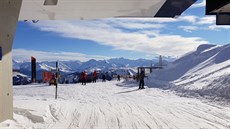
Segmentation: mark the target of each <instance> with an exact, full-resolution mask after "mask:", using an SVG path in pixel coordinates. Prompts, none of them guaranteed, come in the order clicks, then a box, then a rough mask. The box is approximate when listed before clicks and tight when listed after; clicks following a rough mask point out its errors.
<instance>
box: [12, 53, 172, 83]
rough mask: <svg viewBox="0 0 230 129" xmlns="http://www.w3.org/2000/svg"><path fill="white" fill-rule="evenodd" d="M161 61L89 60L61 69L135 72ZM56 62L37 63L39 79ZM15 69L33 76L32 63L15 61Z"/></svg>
mask: <svg viewBox="0 0 230 129" xmlns="http://www.w3.org/2000/svg"><path fill="white" fill-rule="evenodd" d="M164 59H165V60H164V64H167V63H168V61H166V60H169V61H171V60H173V58H171V57H165V58H164ZM158 62H159V60H158V59H157V58H156V59H153V60H147V59H137V60H130V59H125V58H114V59H109V60H94V59H92V60H89V61H87V62H80V61H59V62H58V64H59V69H60V71H61V73H62V74H70V73H74V72H81V71H84V70H86V71H88V72H92V71H94V70H98V71H103V72H108V71H111V70H113V71H114V70H116V71H119V69H131V71H135V70H136V67H139V66H150V65H151V63H152V64H153V65H154V64H156V63H158ZM55 65H56V62H55V61H44V62H37V64H36V70H37V79H41V73H42V71H50V70H51V69H53V70H54V69H55ZM13 69H17V70H19V71H20V73H22V74H24V75H27V76H30V75H31V63H30V62H20V61H15V60H13Z"/></svg>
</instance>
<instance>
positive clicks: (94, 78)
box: [93, 70, 97, 83]
mask: <svg viewBox="0 0 230 129" xmlns="http://www.w3.org/2000/svg"><path fill="white" fill-rule="evenodd" d="M96 80H97V71H96V70H95V71H94V72H93V82H95V83H96Z"/></svg>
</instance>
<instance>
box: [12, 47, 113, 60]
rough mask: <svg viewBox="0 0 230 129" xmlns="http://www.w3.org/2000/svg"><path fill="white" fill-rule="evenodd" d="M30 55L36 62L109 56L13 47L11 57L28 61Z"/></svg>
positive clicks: (97, 58) (101, 58) (104, 57)
mask: <svg viewBox="0 0 230 129" xmlns="http://www.w3.org/2000/svg"><path fill="white" fill-rule="evenodd" d="M31 56H34V57H36V58H37V61H38V62H41V61H69V60H79V61H88V60H90V59H96V60H103V59H109V58H111V57H106V56H98V55H86V54H82V53H75V52H45V51H35V50H25V49H13V59H14V60H16V61H30V58H31Z"/></svg>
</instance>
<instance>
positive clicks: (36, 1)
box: [19, 0, 197, 20]
mask: <svg viewBox="0 0 230 129" xmlns="http://www.w3.org/2000/svg"><path fill="white" fill-rule="evenodd" d="M195 1H197V0H22V6H21V11H20V15H19V20H68V19H96V18H111V17H175V16H178V15H180V14H181V13H182V12H184V10H186V9H187V8H188V7H189V6H191V5H192V4H193V3H194V2H195Z"/></svg>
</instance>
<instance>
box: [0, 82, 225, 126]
mask: <svg viewBox="0 0 230 129" xmlns="http://www.w3.org/2000/svg"><path fill="white" fill-rule="evenodd" d="M54 91H55V87H54V86H44V85H30V86H15V87H14V120H7V121H5V122H3V123H1V124H0V127H2V128H7V129H12V128H13V129H15V128H20V129H21V128H24V129H38V128H39V129H40V128H41V129H228V128H230V108H229V107H224V106H220V105H218V104H215V103H209V102H204V101H201V100H199V99H194V98H184V97H179V96H177V95H175V94H173V93H172V92H171V91H167V90H161V89H157V88H146V89H143V90H137V84H136V83H128V82H126V83H125V82H116V81H111V82H105V83H103V82H98V83H90V84H87V85H86V86H82V85H81V84H75V85H60V86H59V88H58V99H57V100H55V99H54Z"/></svg>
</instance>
